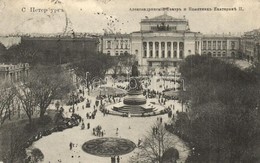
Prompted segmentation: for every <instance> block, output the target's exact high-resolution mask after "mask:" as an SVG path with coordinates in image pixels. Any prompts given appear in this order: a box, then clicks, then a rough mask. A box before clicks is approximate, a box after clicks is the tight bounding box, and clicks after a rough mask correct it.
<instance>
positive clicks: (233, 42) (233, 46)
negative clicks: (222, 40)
mask: <svg viewBox="0 0 260 163" xmlns="http://www.w3.org/2000/svg"><path fill="white" fill-rule="evenodd" d="M231 49H232V50H235V41H231Z"/></svg>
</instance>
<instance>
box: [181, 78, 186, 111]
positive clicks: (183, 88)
mask: <svg viewBox="0 0 260 163" xmlns="http://www.w3.org/2000/svg"><path fill="white" fill-rule="evenodd" d="M181 81H182V91H183V92H185V91H186V89H185V87H184V79H181ZM181 110H182V112H183V100H181Z"/></svg>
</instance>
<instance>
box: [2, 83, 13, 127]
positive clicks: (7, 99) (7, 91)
mask: <svg viewBox="0 0 260 163" xmlns="http://www.w3.org/2000/svg"><path fill="white" fill-rule="evenodd" d="M0 89H1V94H0V120H1V125H2V124H3V123H4V121H5V120H6V119H7V118H9V120H10V119H11V105H12V103H13V100H14V97H15V89H14V86H13V85H12V84H7V83H1V85H0ZM13 111H14V110H13Z"/></svg>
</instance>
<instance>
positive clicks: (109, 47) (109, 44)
mask: <svg viewBox="0 0 260 163" xmlns="http://www.w3.org/2000/svg"><path fill="white" fill-rule="evenodd" d="M107 49H111V41H107Z"/></svg>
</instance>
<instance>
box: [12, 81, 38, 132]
mask: <svg viewBox="0 0 260 163" xmlns="http://www.w3.org/2000/svg"><path fill="white" fill-rule="evenodd" d="M33 88H34V84H33V83H32V82H31V81H28V82H27V83H24V84H23V85H22V86H20V87H17V88H16V95H17V98H18V99H19V101H20V103H21V107H22V109H23V110H24V111H25V113H26V115H27V117H28V119H29V127H30V129H32V116H33V114H34V112H35V109H36V106H37V104H38V103H37V101H36V96H35V92H34V91H33V90H34V89H33Z"/></svg>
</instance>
